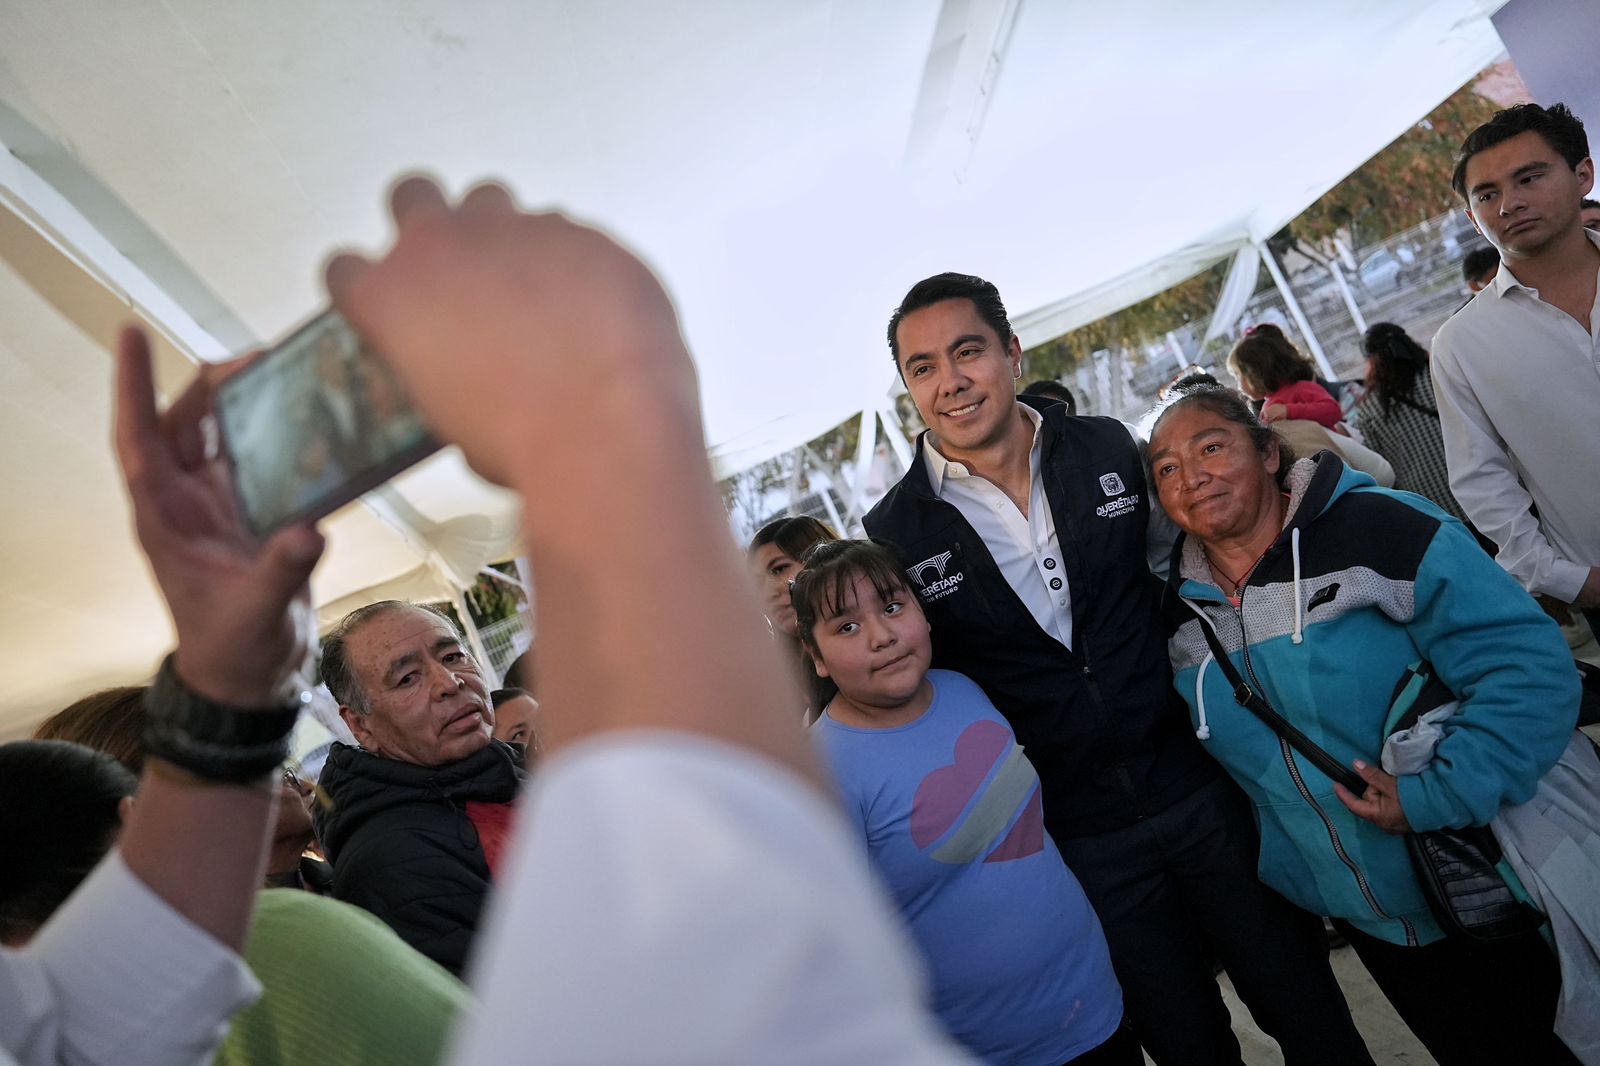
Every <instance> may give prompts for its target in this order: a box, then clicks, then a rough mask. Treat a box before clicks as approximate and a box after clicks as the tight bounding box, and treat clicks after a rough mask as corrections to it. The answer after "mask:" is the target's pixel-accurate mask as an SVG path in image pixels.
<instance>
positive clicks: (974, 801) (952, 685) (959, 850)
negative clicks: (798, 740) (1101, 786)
mask: <svg viewBox="0 0 1600 1066" xmlns="http://www.w3.org/2000/svg"><path fill="white" fill-rule="evenodd" d="M792 596H793V603H794V610H795V619H796V633H797V635H798V637H799V638H800V640H801V642H802V643H803V644H804V646H805V648H806V650H807V651H808V652H809V653H810V655H811V657H812V659H813V661H814V662H815V668H816V671H817V673H818V674H820V675H822V676H825V677H828V678H831V679H832V681H833V682H834V684H836V685H837V686H838V694H837V695H836V696H834V697H833V699H832V700H831V701H830V702H829V703H828V705H827V706H826V708H825V709H824V710H823V713H822V715H821V717H820V718H819V719H818V721H817V725H816V733H817V736H818V739H819V743H820V745H821V747H822V748H823V750H824V752H825V753H826V755H827V756H828V757H829V760H830V761H831V763H832V766H833V770H834V773H835V775H836V776H837V778H838V780H839V788H840V792H841V794H842V797H843V800H844V806H845V811H846V814H847V816H848V817H849V818H850V819H851V820H852V821H853V822H855V823H856V824H857V825H858V826H859V828H860V830H861V834H862V837H863V841H864V843H865V845H866V848H867V852H868V855H869V857H870V858H871V860H872V863H873V865H874V866H875V867H876V869H877V870H878V872H879V874H880V875H881V876H882V878H883V879H884V881H885V882H886V883H887V885H888V888H889V892H890V895H891V896H893V898H894V900H895V903H896V905H897V906H898V907H899V910H900V913H901V916H902V917H903V918H904V919H905V921H906V923H907V925H908V926H909V927H910V930H911V933H912V935H913V937H914V938H915V939H916V941H917V943H918V945H919V946H920V947H921V949H922V953H923V955H924V957H925V959H926V960H927V963H928V968H929V970H930V972H931V976H932V978H933V986H934V1009H935V1010H936V1011H937V1012H938V1015H939V1018H940V1020H941V1021H942V1022H943V1023H944V1025H945V1027H946V1029H947V1030H948V1031H949V1033H950V1035H951V1036H953V1037H954V1038H955V1039H957V1040H959V1041H961V1042H962V1043H963V1044H965V1045H966V1046H967V1048H968V1049H969V1050H971V1051H972V1052H973V1053H974V1054H976V1055H978V1056H980V1057H981V1058H983V1059H984V1060H985V1061H986V1062H990V1063H1007V1064H1015V1066H1047V1064H1048V1066H1059V1064H1061V1063H1073V1064H1079V1066H1090V1064H1093V1066H1123V1064H1127V1066H1136V1064H1138V1063H1142V1062H1143V1055H1142V1052H1141V1051H1140V1050H1139V1046H1138V1043H1137V1042H1136V1041H1135V1040H1134V1038H1133V1036H1132V1035H1131V1033H1130V1032H1129V1031H1128V1030H1127V1029H1125V1028H1123V1027H1122V990H1121V988H1120V987H1119V986H1118V984H1117V980H1116V977H1115V976H1114V975H1113V973H1112V969H1111V956H1110V954H1109V952H1108V950H1107V948H1106V940H1105V935H1104V933H1102V932H1101V929H1100V921H1099V919H1098V918H1097V917H1096V916H1095V913H1094V911H1093V909H1091V907H1090V906H1089V901H1088V899H1086V898H1085V897H1084V894H1083V889H1082V888H1081V887H1080V886H1079V884H1078V881H1077V879H1076V878H1075V877H1073V876H1072V872H1071V871H1070V870H1068V869H1067V867H1066V864H1065V863H1063V862H1062V860H1061V855H1060V853H1059V852H1058V851H1057V850H1056V846H1055V843H1054V841H1052V840H1051V839H1050V837H1049V835H1048V834H1046V833H1045V831H1044V820H1043V809H1042V806H1041V800H1040V790H1039V778H1038V775H1037V774H1035V772H1034V769H1033V766H1032V765H1031V764H1030V763H1029V762H1028V760H1027V757H1026V756H1025V755H1024V754H1023V751H1022V748H1021V746H1019V745H1018V744H1017V742H1016V738H1015V736H1014V735H1013V734H1012V732H1011V727H1010V726H1009V725H1008V724H1007V723H1006V720H1005V719H1004V718H1002V717H1001V716H1000V714H999V712H998V711H996V710H995V708H994V705H993V704H991V703H990V702H989V700H988V697H986V696H985V695H984V694H983V690H982V689H980V688H979V687H978V686H977V685H976V684H975V683H974V682H973V681H971V680H970V679H969V678H967V677H965V676H964V675H962V674H958V673H953V672H951V671H948V670H929V669H928V666H929V662H930V660H931V659H932V654H933V652H932V643H931V640H930V635H929V627H928V622H927V619H926V618H924V617H923V614H922V608H921V606H920V605H919V604H918V603H917V597H916V596H915V594H913V593H912V592H911V590H910V588H909V586H908V585H907V583H906V578H905V575H904V573H903V572H902V571H901V569H900V565H899V563H898V562H897V561H896V560H895V558H894V556H892V555H891V554H890V553H889V552H888V551H887V550H886V549H884V548H881V547H879V546H878V545H876V544H871V543H868V542H866V541H858V540H845V541H838V542H836V543H831V544H824V545H821V546H820V547H818V548H816V549H815V550H813V551H812V553H811V554H810V555H809V556H808V557H807V559H806V566H805V569H804V570H803V571H801V572H800V574H799V575H798V576H797V577H796V578H795V582H794V586H793V589H792Z"/></svg>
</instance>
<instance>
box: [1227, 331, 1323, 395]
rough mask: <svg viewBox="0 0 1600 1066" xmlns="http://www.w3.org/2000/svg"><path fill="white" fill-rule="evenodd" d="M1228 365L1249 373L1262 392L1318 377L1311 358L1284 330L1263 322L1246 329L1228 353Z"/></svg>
mask: <svg viewBox="0 0 1600 1066" xmlns="http://www.w3.org/2000/svg"><path fill="white" fill-rule="evenodd" d="M1228 369H1229V370H1231V371H1233V372H1234V374H1235V375H1238V376H1240V378H1241V379H1242V378H1245V377H1248V378H1249V379H1250V381H1251V383H1252V384H1254V385H1256V386H1257V387H1259V388H1260V389H1261V390H1262V391H1263V392H1267V393H1274V392H1277V391H1278V390H1279V389H1281V388H1283V387H1284V386H1285V385H1293V384H1294V383H1295V382H1297V381H1315V380H1316V378H1317V374H1316V371H1315V369H1313V368H1312V366H1311V360H1309V359H1307V358H1306V357H1305V356H1303V355H1301V354H1300V349H1298V348H1296V347H1295V346H1294V344H1293V342H1291V341H1290V340H1289V338H1288V337H1285V336H1284V335H1283V330H1281V329H1279V328H1278V327H1277V326H1274V325H1273V324H1272V323H1270V322H1263V323H1261V324H1260V325H1257V326H1251V327H1250V328H1249V329H1247V330H1245V332H1244V336H1243V337H1240V338H1239V343H1238V344H1235V345H1234V346H1233V351H1231V352H1229V353H1228Z"/></svg>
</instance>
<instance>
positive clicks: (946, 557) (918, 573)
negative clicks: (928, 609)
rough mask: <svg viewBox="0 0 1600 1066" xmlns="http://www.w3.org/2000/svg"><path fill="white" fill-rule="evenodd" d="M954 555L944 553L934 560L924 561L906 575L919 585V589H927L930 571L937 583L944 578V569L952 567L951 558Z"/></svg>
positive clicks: (952, 553)
mask: <svg viewBox="0 0 1600 1066" xmlns="http://www.w3.org/2000/svg"><path fill="white" fill-rule="evenodd" d="M954 554H955V553H954V552H942V553H940V554H938V555H935V556H933V557H932V558H929V559H924V560H922V562H920V563H918V564H917V565H916V566H913V567H911V568H910V569H909V570H907V571H906V573H907V574H908V575H909V576H910V577H911V580H913V581H915V582H916V583H917V587H919V588H927V587H928V571H930V570H931V571H933V575H934V580H935V581H937V580H939V579H940V578H942V577H944V568H945V567H947V566H949V565H950V557H951V556H952V555H954Z"/></svg>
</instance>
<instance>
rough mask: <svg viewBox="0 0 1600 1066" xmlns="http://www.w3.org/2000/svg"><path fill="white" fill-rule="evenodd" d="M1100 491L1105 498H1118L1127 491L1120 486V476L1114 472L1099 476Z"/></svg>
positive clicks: (1124, 487)
mask: <svg viewBox="0 0 1600 1066" xmlns="http://www.w3.org/2000/svg"><path fill="white" fill-rule="evenodd" d="M1100 489H1101V491H1103V492H1104V493H1105V494H1106V495H1107V496H1118V495H1121V494H1122V493H1124V492H1126V491H1127V487H1126V486H1124V485H1123V484H1122V475H1121V474H1118V473H1115V472H1113V473H1110V474H1101V475H1100Z"/></svg>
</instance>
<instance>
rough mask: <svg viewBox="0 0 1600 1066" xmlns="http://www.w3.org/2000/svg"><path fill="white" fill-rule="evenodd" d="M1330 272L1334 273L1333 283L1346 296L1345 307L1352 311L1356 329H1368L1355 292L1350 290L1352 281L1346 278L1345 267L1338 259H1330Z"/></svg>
mask: <svg viewBox="0 0 1600 1066" xmlns="http://www.w3.org/2000/svg"><path fill="white" fill-rule="evenodd" d="M1328 272H1329V273H1331V274H1332V275H1333V283H1334V284H1335V285H1337V286H1338V287H1339V295H1340V296H1342V297H1343V298H1344V308H1345V310H1346V311H1349V312H1350V321H1352V322H1354V323H1355V324H1356V329H1358V330H1360V331H1361V332H1362V333H1365V332H1366V331H1367V320H1366V318H1364V317H1363V316H1362V314H1361V308H1359V307H1357V306H1356V297H1355V293H1353V292H1351V291H1350V283H1349V282H1348V281H1346V280H1345V277H1344V269H1343V268H1342V267H1340V266H1339V261H1338V260H1337V259H1330V260H1328Z"/></svg>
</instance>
